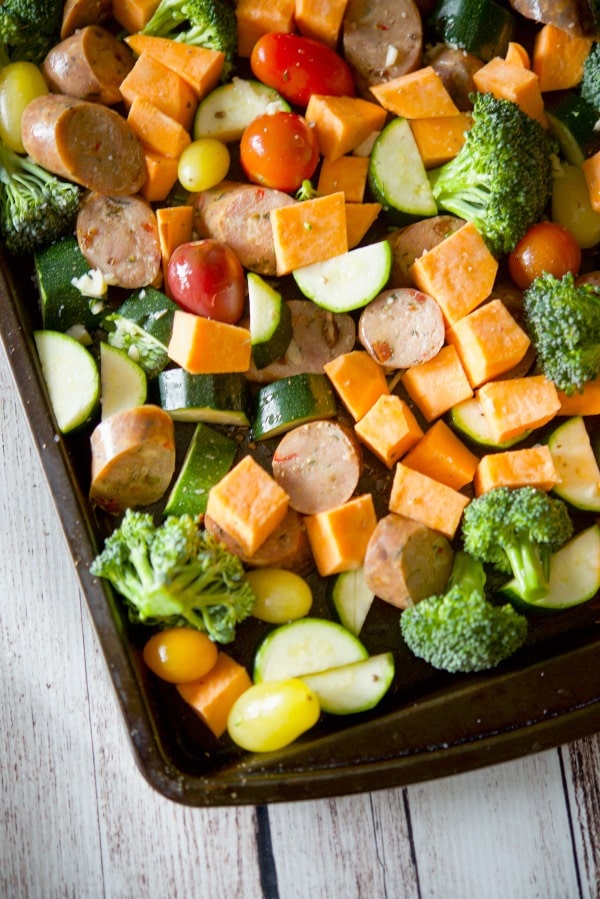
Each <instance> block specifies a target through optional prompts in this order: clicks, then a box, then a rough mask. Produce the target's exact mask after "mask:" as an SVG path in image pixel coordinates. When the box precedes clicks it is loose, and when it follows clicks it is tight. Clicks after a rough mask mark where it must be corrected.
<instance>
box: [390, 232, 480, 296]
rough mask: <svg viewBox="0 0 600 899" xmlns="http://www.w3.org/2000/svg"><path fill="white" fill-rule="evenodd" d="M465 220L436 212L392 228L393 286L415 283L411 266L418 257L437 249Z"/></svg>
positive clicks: (410, 285) (391, 281) (391, 282)
mask: <svg viewBox="0 0 600 899" xmlns="http://www.w3.org/2000/svg"><path fill="white" fill-rule="evenodd" d="M462 225H464V221H463V220H462V219H459V218H456V216H453V215H434V216H433V217H432V218H428V219H422V220H421V221H419V222H414V223H413V224H412V225H407V226H406V227H405V228H400V229H398V231H392V233H391V234H388V238H387V239H388V242H389V244H390V246H391V248H392V274H391V277H390V285H391V286H392V287H414V286H415V285H414V281H413V280H412V278H411V276H410V274H409V269H410V267H411V265H412V264H413V262H414V261H415V259H418V258H419V256H422V255H423V253H425V252H427V250H431V249H433V247H435V246H437V244H439V243H441V241H442V240H444V238H446V237H449V236H450V235H451V234H452V233H453V232H454V231H457V230H458V229H459V228H460V227H461V226H462Z"/></svg>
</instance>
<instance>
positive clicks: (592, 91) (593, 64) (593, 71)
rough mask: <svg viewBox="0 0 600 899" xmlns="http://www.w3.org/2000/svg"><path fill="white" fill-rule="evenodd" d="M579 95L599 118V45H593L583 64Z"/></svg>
mask: <svg viewBox="0 0 600 899" xmlns="http://www.w3.org/2000/svg"><path fill="white" fill-rule="evenodd" d="M580 94H581V96H582V97H583V99H584V100H585V101H586V102H587V103H589V104H590V106H591V107H592V109H594V110H595V111H596V113H597V114H598V115H599V116H600V43H595V44H593V46H592V49H591V50H590V52H589V54H588V55H587V57H586V60H585V62H584V64H583V77H582V79H581V85H580Z"/></svg>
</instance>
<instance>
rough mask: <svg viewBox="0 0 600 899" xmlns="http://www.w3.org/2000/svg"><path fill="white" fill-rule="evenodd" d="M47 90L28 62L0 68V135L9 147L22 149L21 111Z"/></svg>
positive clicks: (43, 80) (35, 68)
mask: <svg viewBox="0 0 600 899" xmlns="http://www.w3.org/2000/svg"><path fill="white" fill-rule="evenodd" d="M47 93H48V85H47V84H46V81H45V79H44V76H43V75H42V73H41V71H40V70H39V69H38V67H37V66H36V65H34V63H32V62H11V63H9V64H8V65H7V66H5V67H4V68H3V69H1V70H0V138H2V140H3V141H4V143H5V144H6V146H7V147H9V149H11V150H14V151H15V152H16V153H24V152H25V147H24V146H23V140H22V138H21V118H22V116H23V110H24V109H25V107H26V106H28V105H29V103H31V101H32V100H35V98H36V97H41V96H43V95H44V94H47Z"/></svg>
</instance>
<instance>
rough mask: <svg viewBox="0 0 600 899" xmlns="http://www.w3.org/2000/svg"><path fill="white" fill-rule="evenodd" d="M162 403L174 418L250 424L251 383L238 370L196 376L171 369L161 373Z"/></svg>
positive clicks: (178, 419)
mask: <svg viewBox="0 0 600 899" xmlns="http://www.w3.org/2000/svg"><path fill="white" fill-rule="evenodd" d="M158 393H159V405H160V406H161V407H162V408H163V409H164V410H165V412H168V413H169V415H170V416H171V418H172V419H173V420H174V421H204V422H209V423H212V424H219V425H238V426H241V427H246V426H248V425H249V424H250V417H249V416H250V397H249V390H248V382H247V381H246V379H245V378H244V376H243V375H242V374H240V373H238V372H224V373H223V374H215V375H210V374H207V375H193V374H190V373H189V372H187V371H185V370H184V369H183V368H168V369H166V370H165V371H161V372H160V374H159V375H158Z"/></svg>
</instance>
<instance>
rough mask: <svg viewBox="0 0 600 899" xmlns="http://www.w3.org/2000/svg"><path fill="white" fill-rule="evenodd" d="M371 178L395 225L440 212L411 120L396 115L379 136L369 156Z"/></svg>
mask: <svg viewBox="0 0 600 899" xmlns="http://www.w3.org/2000/svg"><path fill="white" fill-rule="evenodd" d="M368 181H369V187H370V189H371V193H372V194H373V198H374V199H375V200H377V202H378V203H381V205H382V206H383V209H384V211H385V214H386V216H387V217H388V219H389V220H390V221H391V222H393V223H394V224H398V225H406V224H408V223H410V222H414V221H418V220H419V219H423V218H427V217H428V216H432V215H435V214H436V212H437V205H436V200H435V199H434V196H433V193H432V190H431V186H430V184H429V178H428V174H427V172H426V171H425V166H424V165H423V159H422V158H421V154H420V153H419V148H418V146H417V142H416V140H415V138H414V136H413V133H412V130H411V127H410V122H409V121H408V119H405V118H403V117H401V116H396V117H395V118H392V120H391V121H390V122H388V124H387V125H386V126H385V127H384V128H383V130H382V131H381V132H380V133H379V135H378V136H377V139H376V140H375V143H374V144H373V149H372V151H371V155H370V156H369V170H368Z"/></svg>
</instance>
